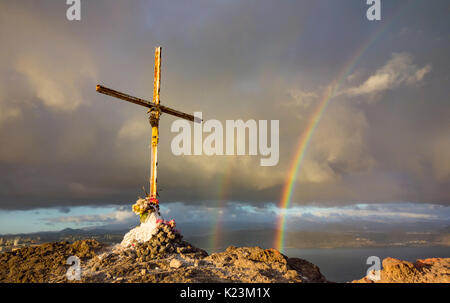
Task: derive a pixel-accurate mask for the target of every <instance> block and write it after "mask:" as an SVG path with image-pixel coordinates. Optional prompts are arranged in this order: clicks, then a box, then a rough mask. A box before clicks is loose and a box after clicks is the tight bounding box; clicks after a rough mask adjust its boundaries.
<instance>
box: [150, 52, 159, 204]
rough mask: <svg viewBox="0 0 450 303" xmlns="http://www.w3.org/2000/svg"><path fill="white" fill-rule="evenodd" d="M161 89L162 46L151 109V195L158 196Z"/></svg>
mask: <svg viewBox="0 0 450 303" xmlns="http://www.w3.org/2000/svg"><path fill="white" fill-rule="evenodd" d="M160 90H161V47H157V48H156V49H155V75H154V79H153V103H155V104H156V107H154V108H152V109H150V125H151V126H152V140H151V144H152V145H151V149H152V156H151V169H150V197H152V198H156V197H157V194H158V192H157V188H156V183H157V173H156V169H157V167H158V141H159V129H158V126H159V117H160V115H161V112H160V109H159V101H160V96H159V95H160Z"/></svg>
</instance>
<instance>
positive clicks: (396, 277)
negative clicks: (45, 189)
mask: <svg viewBox="0 0 450 303" xmlns="http://www.w3.org/2000/svg"><path fill="white" fill-rule="evenodd" d="M70 256H77V257H78V258H80V263H81V273H82V274H81V280H80V281H69V280H68V279H67V277H66V273H67V271H68V269H69V267H70V265H67V264H66V263H67V259H68V258H69V257H70ZM1 282H2V283H5V282H6V283H7V282H12V283H17V282H19V283H20V282H50V283H65V282H87V283H91V282H93V283H129V282H156V283H158V282H162V283H167V282H169V283H170V282H180V283H186V282H189V283H192V282H256V283H266V282H267V283H271V282H281V283H311V282H312V283H324V282H328V281H327V279H326V278H325V277H324V276H323V275H322V274H321V273H320V270H319V268H318V267H317V266H316V265H314V264H312V263H310V262H308V261H305V260H303V259H299V258H288V257H286V256H285V255H283V254H281V253H280V252H279V251H277V250H275V249H262V248H259V247H233V246H230V247H228V248H227V249H226V251H224V252H220V253H214V254H211V255H208V254H207V253H206V251H204V250H202V249H199V248H196V247H194V246H193V245H191V244H189V243H188V242H186V241H183V239H182V236H181V235H180V234H179V233H178V232H176V231H175V230H173V229H169V228H166V227H164V226H163V227H162V228H161V229H160V230H159V232H158V233H157V234H156V236H154V237H152V239H151V241H149V242H146V243H143V244H139V243H135V244H133V246H132V247H130V248H129V249H123V248H120V247H118V246H115V247H111V246H105V245H103V244H101V243H99V242H97V241H96V240H83V241H77V242H75V243H73V244H70V243H68V242H59V243H47V244H43V245H39V246H35V247H26V248H21V249H19V250H16V251H14V252H7V253H2V254H0V283H1ZM353 282H355V283H372V282H373V281H371V280H368V279H367V278H363V279H361V280H357V281H353ZM378 282H389V283H392V282H393V283H399V282H406V283H423V282H426V283H439V282H444V283H450V258H447V259H443V258H433V259H425V260H417V261H416V262H415V263H410V262H406V261H400V260H397V259H392V258H387V259H384V260H383V270H382V271H381V280H380V281H378Z"/></svg>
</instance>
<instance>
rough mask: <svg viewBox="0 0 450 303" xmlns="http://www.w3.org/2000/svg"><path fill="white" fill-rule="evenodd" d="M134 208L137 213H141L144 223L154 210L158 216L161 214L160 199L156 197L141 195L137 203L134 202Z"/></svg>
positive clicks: (141, 219)
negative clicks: (143, 196)
mask: <svg viewBox="0 0 450 303" xmlns="http://www.w3.org/2000/svg"><path fill="white" fill-rule="evenodd" d="M132 209H133V212H134V213H135V214H137V215H139V217H140V221H141V223H144V222H145V220H147V217H148V216H149V215H150V214H151V213H153V212H156V213H157V214H158V216H160V215H161V214H160V213H159V200H158V199H157V198H155V197H150V196H147V197H145V198H141V197H139V199H138V200H137V201H136V203H135V204H133V206H132Z"/></svg>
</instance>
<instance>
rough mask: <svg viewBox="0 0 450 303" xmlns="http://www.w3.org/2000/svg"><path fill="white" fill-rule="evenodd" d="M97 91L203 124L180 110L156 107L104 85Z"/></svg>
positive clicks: (149, 102) (153, 104) (97, 88)
mask: <svg viewBox="0 0 450 303" xmlns="http://www.w3.org/2000/svg"><path fill="white" fill-rule="evenodd" d="M96 91H97V92H99V93H101V94H105V95H108V96H111V97H115V98H118V99H122V100H125V101H128V102H131V103H134V104H137V105H141V106H144V107H148V108H150V109H158V108H159V110H160V111H161V112H163V113H166V114H169V115H172V116H176V117H178V118H182V119H185V120H189V121H192V122H197V123H201V122H202V120H201V119H199V118H197V117H194V116H193V115H189V114H186V113H183V112H180V111H178V110H175V109H172V108H170V107H167V106H163V105H156V104H155V103H153V102H151V101H147V100H144V99H141V98H136V97H133V96H130V95H127V94H124V93H121V92H119V91H116V90H113V89H110V88H107V87H104V86H102V85H97V87H96Z"/></svg>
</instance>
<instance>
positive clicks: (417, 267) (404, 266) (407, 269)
mask: <svg viewBox="0 0 450 303" xmlns="http://www.w3.org/2000/svg"><path fill="white" fill-rule="evenodd" d="M380 278H381V279H380V280H378V281H372V280H369V279H368V278H367V277H365V278H363V279H361V280H355V281H353V283H450V258H430V259H419V260H417V261H416V262H415V263H411V262H408V261H401V260H398V259H394V258H386V259H384V260H383V269H382V270H381V272H380Z"/></svg>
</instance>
